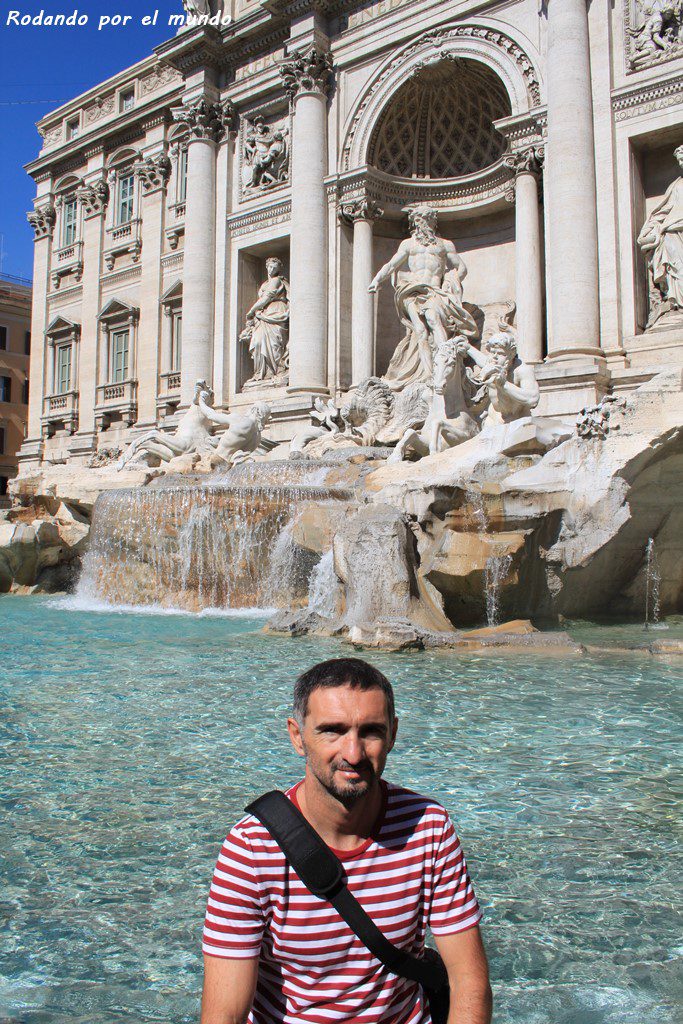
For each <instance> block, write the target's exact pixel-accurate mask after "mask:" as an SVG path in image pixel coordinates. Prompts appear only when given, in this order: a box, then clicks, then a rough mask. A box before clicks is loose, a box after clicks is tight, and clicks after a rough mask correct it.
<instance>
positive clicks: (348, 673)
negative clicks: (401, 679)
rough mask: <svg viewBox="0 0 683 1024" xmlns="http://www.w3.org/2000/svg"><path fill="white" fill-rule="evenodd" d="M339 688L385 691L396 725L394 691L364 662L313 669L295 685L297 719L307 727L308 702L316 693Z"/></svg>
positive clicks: (339, 661)
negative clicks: (316, 691) (348, 687)
mask: <svg viewBox="0 0 683 1024" xmlns="http://www.w3.org/2000/svg"><path fill="white" fill-rule="evenodd" d="M337 686H350V687H352V688H353V689H358V690H381V691H382V693H383V694H384V696H385V698H386V702H387V715H388V716H389V721H390V722H393V720H394V715H395V710H394V708H395V705H394V691H393V689H392V686H391V683H390V682H389V680H388V679H387V677H386V676H385V675H383V674H382V673H381V672H380V671H379V669H377V668H375V667H374V666H373V665H370V664H369V663H368V662H367V661H362V660H361V658H331V659H330V660H329V661H321V662H320V663H319V664H318V665H314V666H313V668H309V669H308V670H307V671H306V672H304V673H303V674H302V675H300V676H299V678H298V679H297V681H296V683H295V684H294V707H293V717H294V718H295V719H296V721H297V722H298V723H299V725H300V726H303V724H304V719H305V717H306V715H307V714H308V699H309V697H310V696H311V694H312V693H313V691H314V690H321V689H326V690H329V689H333V688H334V687H337Z"/></svg>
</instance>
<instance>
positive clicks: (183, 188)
mask: <svg viewBox="0 0 683 1024" xmlns="http://www.w3.org/2000/svg"><path fill="white" fill-rule="evenodd" d="M186 198H187V147H184V148H183V149H181V150H180V153H179V154H178V202H179V203H184V202H185V199H186Z"/></svg>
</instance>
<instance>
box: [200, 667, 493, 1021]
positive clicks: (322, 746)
mask: <svg viewBox="0 0 683 1024" xmlns="http://www.w3.org/2000/svg"><path fill="white" fill-rule="evenodd" d="M397 725H398V721H397V719H396V717H395V714H394V695H393V691H392V688H391V685H390V684H389V682H388V680H387V679H386V678H385V677H384V676H383V675H382V673H381V672H379V671H377V669H375V668H373V667H372V666H371V665H368V664H367V663H366V662H363V661H360V660H359V659H357V658H339V659H336V660H333V661H326V662H323V663H321V664H320V665H316V666H314V668H312V669H310V670H309V671H308V672H305V673H304V674H303V675H302V676H301V677H300V678H299V679H298V680H297V683H296V686H295V689H294V709H293V717H292V718H290V719H288V722H287V727H288V729H289V735H290V739H291V742H292V745H293V747H294V749H295V750H296V752H297V753H298V754H299V755H300V756H301V757H305V758H306V775H305V778H304V779H303V781H302V782H300V783H298V785H296V786H294V787H293V789H291V790H289V792H288V794H287V795H288V796H289V798H290V799H291V800H292V802H293V803H294V804H295V805H296V806H298V807H299V809H300V810H301V812H302V813H303V815H304V817H305V818H306V819H307V820H308V821H309V823H310V824H311V825H312V826H313V828H314V829H315V830H316V831H317V832H318V834H319V835H320V836H321V837H322V839H323V840H324V841H325V842H326V843H327V844H328V846H330V847H331V848H332V849H333V851H334V852H335V853H336V855H337V856H338V857H339V859H340V860H341V861H342V864H343V866H344V869H345V873H346V878H347V884H348V887H349V889H350V890H351V892H352V893H353V894H354V896H355V897H356V898H357V899H358V900H359V902H360V903H361V904H362V905H363V907H364V908H365V910H366V911H367V913H368V914H369V915H370V917H372V918H373V920H374V921H375V923H376V924H377V925H378V926H379V928H380V929H381V930H382V931H383V932H384V934H385V936H386V937H387V938H388V939H389V940H390V941H391V942H393V943H394V944H395V945H398V946H401V947H402V948H404V949H406V950H407V951H409V952H411V953H414V954H416V955H419V954H420V952H421V951H422V948H423V944H424V938H425V930H426V927H427V925H428V924H429V925H430V926H431V928H432V931H433V933H434V937H435V939H436V944H437V947H438V949H439V952H440V953H441V956H442V957H443V960H444V962H445V965H446V968H447V970H448V976H449V982H450V987H451V1004H450V1013H449V1024H489V1022H490V1019H491V990H490V987H489V982H488V969H487V964H486V955H485V953H484V948H483V945H482V941H481V937H480V935H479V929H478V921H479V918H480V916H481V915H480V911H479V907H478V905H477V901H476V899H475V896H474V892H473V890H472V885H471V883H470V880H469V876H468V874H467V866H466V864H465V860H464V857H463V854H462V851H461V849H460V845H459V843H458V839H457V837H456V835H455V832H454V829H453V826H452V824H451V822H450V820H449V818H448V815H447V813H446V812H445V811H444V809H443V808H442V807H440V806H439V805H438V804H435V803H433V802H432V801H429V800H427V799H425V798H424V797H421V796H418V795H417V794H416V793H412V792H410V791H409V790H406V789H401V788H400V787H398V786H393V785H391V784H387V783H385V782H384V781H382V779H381V776H382V772H383V769H384V765H385V762H386V758H387V755H388V754H389V752H390V750H391V749H392V747H393V745H394V742H395V739H396V728H397ZM203 948H204V953H205V976H204V994H203V998H202V1018H201V1019H202V1024H244V1022H245V1021H246V1020H247V1018H249V1020H250V1021H253V1022H254V1024H294V1022H295V1021H297V1022H311V1024H313V1022H315V1024H326V1022H349V1024H350V1022H353V1024H361V1022H365V1021H367V1022H372V1024H380V1022H383V1021H386V1022H391V1024H428V1022H429V1021H430V1016H429V1011H428V1009H427V1007H426V1006H425V1003H424V997H423V994H422V990H421V988H420V986H419V985H417V984H416V983H415V982H411V981H407V980H406V979H404V978H401V977H398V976H396V975H394V974H391V973H389V971H388V970H387V969H386V968H385V967H384V965H383V964H381V963H380V962H379V961H378V960H376V959H375V958H374V957H373V956H372V954H371V953H370V952H369V951H368V949H367V948H366V947H365V946H364V945H363V943H362V942H361V941H360V939H358V938H357V937H356V936H355V935H354V933H353V932H352V931H351V929H350V928H349V927H348V925H347V924H346V923H345V922H344V921H343V920H342V918H341V917H340V916H339V914H337V912H336V910H334V908H333V907H332V906H331V905H330V904H329V903H327V902H323V901H321V900H319V899H317V898H316V897H314V896H313V895H311V894H310V893H309V892H308V890H306V889H305V888H304V886H303V884H302V883H301V882H300V880H299V879H298V877H297V876H296V874H295V873H294V871H293V869H292V868H291V867H290V866H289V865H288V864H287V862H286V860H285V857H284V854H283V853H282V852H281V850H280V848H279V847H278V846H277V844H276V843H275V842H274V840H272V839H271V837H270V835H269V833H268V832H267V830H266V829H265V827H264V826H263V825H261V824H260V823H259V822H258V821H257V820H256V818H254V817H252V816H251V815H248V816H247V817H245V818H242V820H241V821H240V822H238V824H237V825H236V826H235V827H234V828H233V829H232V831H231V832H230V834H229V835H228V837H227V839H226V841H225V843H224V844H223V848H222V850H221V853H220V856H219V858H218V863H217V865H216V871H215V874H214V878H213V884H212V886H211V892H210V895H209V905H208V908H207V915H206V923H205V927H204V947H203Z"/></svg>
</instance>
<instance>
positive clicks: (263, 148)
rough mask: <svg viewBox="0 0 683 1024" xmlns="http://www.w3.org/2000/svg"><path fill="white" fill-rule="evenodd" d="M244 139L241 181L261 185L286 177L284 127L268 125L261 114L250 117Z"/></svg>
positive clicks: (285, 134)
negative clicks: (251, 119)
mask: <svg viewBox="0 0 683 1024" xmlns="http://www.w3.org/2000/svg"><path fill="white" fill-rule="evenodd" d="M248 124H249V127H248V129H247V132H246V136H245V139H244V150H243V160H242V185H243V187H244V188H245V189H262V188H269V187H270V186H272V185H277V184H279V183H280V182H282V181H286V180H287V175H288V173H289V143H288V132H287V128H286V127H285V126H284V125H282V126H281V127H278V128H271V127H270V126H269V125H267V124H266V123H265V121H264V120H263V118H262V117H255V118H254V120H253V121H250V122H249V123H248Z"/></svg>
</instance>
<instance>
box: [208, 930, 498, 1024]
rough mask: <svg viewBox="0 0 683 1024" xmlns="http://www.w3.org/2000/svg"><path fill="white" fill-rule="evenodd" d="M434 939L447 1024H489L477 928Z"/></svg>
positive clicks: (486, 971) (487, 991) (485, 974)
mask: <svg viewBox="0 0 683 1024" xmlns="http://www.w3.org/2000/svg"><path fill="white" fill-rule="evenodd" d="M434 939H435V941H436V946H437V949H438V950H439V953H440V954H441V956H442V958H443V962H444V964H445V965H446V970H447V971H448V982H449V984H450V987H451V1002H450V1009H449V1013H448V1024H490V1021H491V1011H492V1008H493V997H492V994H491V986H490V984H489V965H488V961H487V960H486V952H485V951H484V943H483V942H482V941H481V934H480V932H479V928H478V927H477V926H475V927H474V928H468V929H467V930H466V931H464V932H457V933H455V934H454V935H435V936H434ZM202 1024H204V1021H203V1020H202ZM207 1024H208V1022H207Z"/></svg>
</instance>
